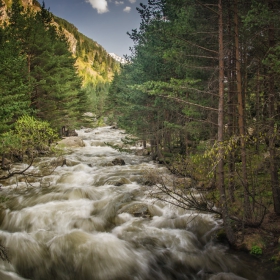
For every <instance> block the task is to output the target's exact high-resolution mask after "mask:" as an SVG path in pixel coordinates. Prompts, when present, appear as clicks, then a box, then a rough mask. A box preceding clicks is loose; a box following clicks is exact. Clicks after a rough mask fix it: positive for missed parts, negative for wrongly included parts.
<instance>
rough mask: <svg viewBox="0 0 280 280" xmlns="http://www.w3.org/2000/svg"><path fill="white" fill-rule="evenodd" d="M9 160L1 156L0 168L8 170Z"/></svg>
mask: <svg viewBox="0 0 280 280" xmlns="http://www.w3.org/2000/svg"><path fill="white" fill-rule="evenodd" d="M11 163H12V162H11V161H10V160H9V159H7V158H3V159H2V161H1V169H2V170H8V169H10V167H11Z"/></svg>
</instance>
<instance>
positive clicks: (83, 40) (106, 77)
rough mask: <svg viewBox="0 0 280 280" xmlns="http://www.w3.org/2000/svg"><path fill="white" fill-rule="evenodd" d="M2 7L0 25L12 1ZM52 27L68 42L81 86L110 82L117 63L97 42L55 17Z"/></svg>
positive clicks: (32, 2) (28, 1)
mask: <svg viewBox="0 0 280 280" xmlns="http://www.w3.org/2000/svg"><path fill="white" fill-rule="evenodd" d="M20 1H21V3H22V5H23V6H24V7H25V8H27V7H28V6H29V7H30V8H31V9H32V10H34V11H38V10H40V8H41V5H40V4H39V2H38V1H36V0H20ZM3 2H4V7H3V8H2V9H1V13H2V15H1V17H0V23H3V22H4V21H7V20H8V16H7V12H6V11H7V8H9V7H10V6H11V4H12V0H4V1H3ZM53 17H54V23H53V24H54V25H56V26H57V29H58V31H59V32H62V33H63V34H64V36H65V37H66V38H67V40H68V42H69V50H70V51H71V52H72V53H73V56H75V57H76V58H77V62H76V66H77V71H78V73H79V75H80V76H81V77H82V79H83V85H84V86H85V87H86V86H87V85H92V86H95V87H96V86H98V85H100V84H103V85H104V84H107V83H108V82H110V81H111V80H112V77H113V73H114V72H115V71H117V70H118V69H119V62H118V61H116V60H115V59H114V58H112V57H111V56H110V55H109V54H108V53H107V52H106V50H105V49H104V48H103V47H102V46H101V45H99V44H98V43H97V42H95V41H93V40H92V39H90V38H88V37H86V36H85V35H83V34H82V33H80V32H79V31H78V29H77V28H76V27H75V26H74V25H73V24H71V23H69V22H68V21H66V20H65V19H62V18H59V17H57V16H55V15H53Z"/></svg>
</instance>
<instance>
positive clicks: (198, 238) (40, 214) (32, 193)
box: [0, 127, 263, 280]
mask: <svg viewBox="0 0 280 280" xmlns="http://www.w3.org/2000/svg"><path fill="white" fill-rule="evenodd" d="M78 134H79V136H80V137H82V138H83V140H84V142H85V147H81V148H75V149H73V153H71V154H68V155H66V156H65V157H66V165H64V166H62V167H58V168H56V169H55V171H54V173H52V174H51V175H48V176H46V177H44V178H43V181H42V182H41V183H40V184H39V183H34V184H33V186H32V187H31V186H27V185H26V183H25V182H16V181H15V178H13V179H11V180H10V183H9V184H10V185H9V186H6V187H3V190H2V195H4V194H6V195H7V194H8V195H9V197H10V198H9V199H8V200H7V201H6V202H5V203H4V207H3V208H2V209H0V213H1V215H0V225H1V226H0V243H1V244H2V245H3V246H5V247H6V248H7V250H8V254H9V257H10V263H8V262H4V261H1V262H0V279H1V280H18V279H35V280H37V279H38V280H91V279H96V280H150V279H156V280H158V279H159V280H173V279H182V280H183V279H201V280H207V279H211V280H221V279H228V280H238V279H239V280H241V279H263V278H257V277H256V276H254V275H253V272H252V271H248V269H246V267H244V266H243V265H242V264H241V262H240V261H239V260H238V259H237V258H236V257H234V256H231V255H229V254H227V253H226V249H227V248H226V247H225V246H223V245H219V244H216V243H215V242H213V241H212V239H213V238H212V236H213V232H214V231H215V230H216V229H217V228H219V227H220V221H217V220H215V218H214V217H213V216H211V215H205V214H204V215H202V214H201V215H196V217H195V218H194V215H193V213H192V212H191V211H183V210H182V209H179V208H175V207H174V206H171V205H169V204H164V203H162V202H155V201H153V200H151V198H149V197H148V195H147V194H148V188H150V187H147V186H143V185H141V178H142V176H143V173H144V171H145V170H147V169H148V170H149V169H161V170H163V169H164V167H162V166H158V165H156V164H155V163H154V162H152V161H150V159H149V158H148V157H143V156H136V155H132V154H127V153H121V152H118V151H116V150H113V149H112V148H111V147H108V146H106V145H105V144H104V142H110V143H118V142H120V139H121V138H122V137H124V134H123V132H122V131H120V130H115V129H110V127H102V128H97V129H94V130H92V131H91V132H89V133H86V132H85V130H84V129H82V130H79V131H78ZM117 157H118V158H122V159H123V160H124V161H125V163H126V164H125V165H123V166H120V165H115V166H110V164H107V163H109V162H112V160H114V159H115V158H117ZM43 160H45V161H48V160H51V159H47V158H45V159H42V161H43ZM166 173H167V171H166ZM4 189H5V190H4Z"/></svg>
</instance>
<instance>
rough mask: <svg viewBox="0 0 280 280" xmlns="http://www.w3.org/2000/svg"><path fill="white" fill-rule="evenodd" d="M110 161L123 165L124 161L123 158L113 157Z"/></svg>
mask: <svg viewBox="0 0 280 280" xmlns="http://www.w3.org/2000/svg"><path fill="white" fill-rule="evenodd" d="M112 163H113V164H114V165H125V162H124V160H123V159H122V158H115V159H114V160H113V161H112Z"/></svg>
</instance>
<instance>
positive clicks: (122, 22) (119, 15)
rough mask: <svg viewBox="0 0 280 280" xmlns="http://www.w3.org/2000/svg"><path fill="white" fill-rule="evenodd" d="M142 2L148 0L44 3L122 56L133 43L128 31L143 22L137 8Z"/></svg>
mask: <svg viewBox="0 0 280 280" xmlns="http://www.w3.org/2000/svg"><path fill="white" fill-rule="evenodd" d="M39 2H40V3H41V2H42V1H40V0H39ZM140 2H141V3H144V4H145V3H147V0H45V6H46V8H50V12H52V13H53V14H54V15H56V16H58V17H60V18H63V19H66V20H67V21H69V22H70V23H73V24H74V25H75V26H76V27H77V28H78V30H79V32H81V33H82V34H84V35H86V36H87V37H89V38H91V39H93V40H94V41H96V42H97V43H98V44H100V45H101V46H102V47H103V48H104V49H105V50H106V51H107V52H108V53H115V54H117V55H119V56H123V55H125V54H130V51H129V47H131V46H133V41H132V40H131V39H130V38H129V36H128V35H127V34H126V33H127V32H131V30H132V29H135V28H139V25H140V21H141V19H140V16H139V14H138V12H137V10H136V7H139V5H140Z"/></svg>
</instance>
